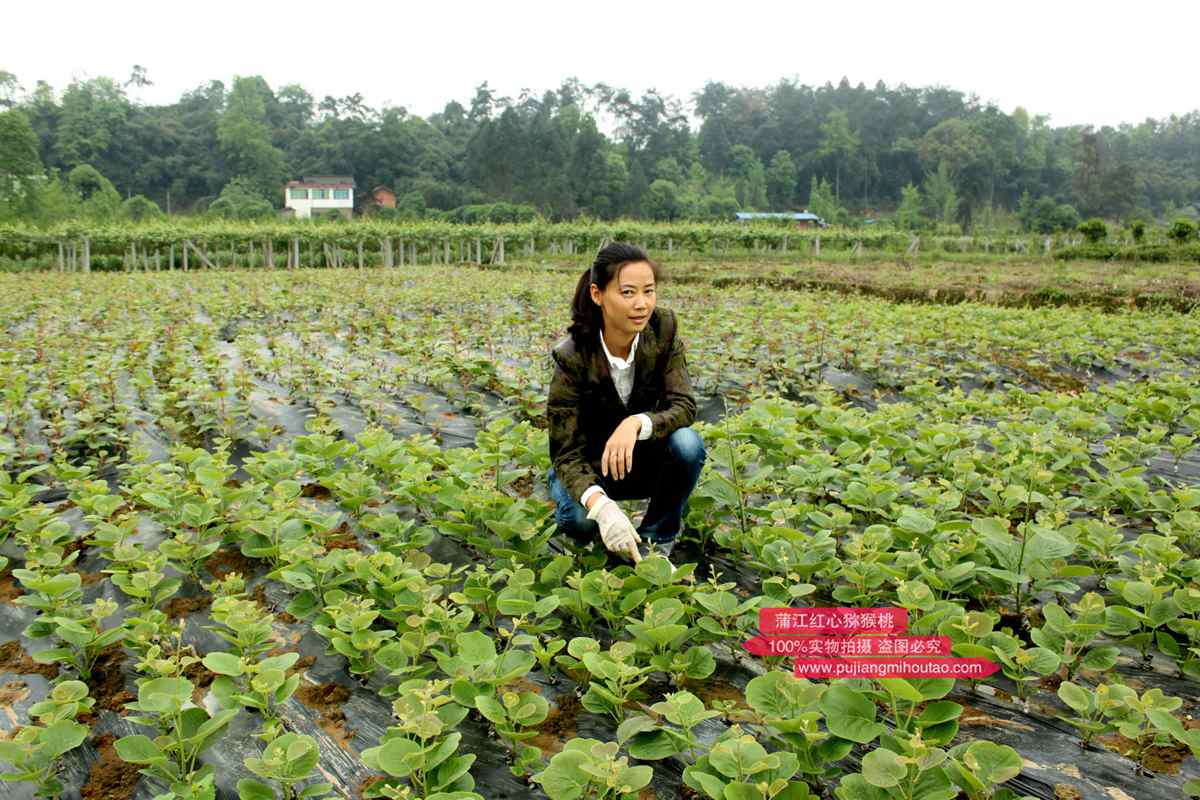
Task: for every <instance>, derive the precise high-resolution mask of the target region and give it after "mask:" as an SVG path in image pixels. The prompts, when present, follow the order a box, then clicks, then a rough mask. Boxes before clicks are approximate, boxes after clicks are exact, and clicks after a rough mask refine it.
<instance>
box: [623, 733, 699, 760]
mask: <svg viewBox="0 0 1200 800" xmlns="http://www.w3.org/2000/svg"><path fill="white" fill-rule="evenodd" d="M686 747H687V739H686V738H684V737H683V736H681V735H680V734H678V733H676V732H675V731H669V730H657V731H649V732H645V733H639V734H637V735H635V736H634V737H632V738H631V739H630V740H629V741H628V742H627V743H626V749H627V750H628V751H629V755H631V756H633V757H634V758H640V759H642V760H643V761H657V760H659V759H663V758H670V757H671V756H673V755H675V754H676V753H680V752H682V751H683V750H684V748H686Z"/></svg>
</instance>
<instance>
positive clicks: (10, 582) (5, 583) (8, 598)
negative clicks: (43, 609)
mask: <svg viewBox="0 0 1200 800" xmlns="http://www.w3.org/2000/svg"><path fill="white" fill-rule="evenodd" d="M23 594H25V593H24V592H23V591H21V584H19V583H18V582H17V580H16V579H15V578H13V576H12V570H11V569H6V570H4V572H0V603H12V601H13V600H16V599H17V598H18V597H20V596H21V595H23Z"/></svg>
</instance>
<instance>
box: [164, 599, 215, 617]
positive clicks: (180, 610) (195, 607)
mask: <svg viewBox="0 0 1200 800" xmlns="http://www.w3.org/2000/svg"><path fill="white" fill-rule="evenodd" d="M211 605H212V595H203V594H202V595H196V596H195V597H172V598H171V599H170V601H168V602H167V605H166V607H165V608H164V609H163V610H164V611H165V612H166V614H167V616H168V617H170V618H171V619H179V618H180V617H186V616H187V615H189V614H191V613H192V612H195V611H203V610H204V609H206V608H208V607H209V606H211Z"/></svg>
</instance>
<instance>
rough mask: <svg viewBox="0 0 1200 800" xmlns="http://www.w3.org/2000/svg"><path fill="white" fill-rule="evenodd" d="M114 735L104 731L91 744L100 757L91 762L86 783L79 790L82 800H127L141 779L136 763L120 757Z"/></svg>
mask: <svg viewBox="0 0 1200 800" xmlns="http://www.w3.org/2000/svg"><path fill="white" fill-rule="evenodd" d="M114 741H116V737H115V736H113V735H112V734H111V733H106V734H104V735H102V736H100V737H99V738H98V739H95V740H94V741H93V742H92V746H93V747H95V748H96V750H97V751H99V753H100V757H99V758H98V759H96V761H95V763H93V764H92V769H91V772H89V773H88V779H87V783H85V784H84V785H83V789H82V790H81V791H80V797H82V798H83V800H129V798H131V797H133V790H134V788H135V787H136V786H137V782H138V780H139V779H141V777H142V776H141V775H139V774H138V765H137V764H128V763H126V762H124V761H122V760H121V759H120V757H119V756H118V755H117V751H116V749H115V748H114V747H113V742H114Z"/></svg>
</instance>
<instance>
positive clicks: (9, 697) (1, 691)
mask: <svg viewBox="0 0 1200 800" xmlns="http://www.w3.org/2000/svg"><path fill="white" fill-rule="evenodd" d="M26 697H29V684H28V683H26V682H25V681H9V682H8V683H6V684H4V685H3V686H0V707H3V708H10V707H12V706H13V705H15V704H16V703H19V702H21V701H22V700H24V699H25V698H26Z"/></svg>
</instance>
